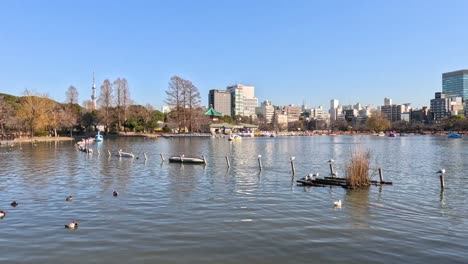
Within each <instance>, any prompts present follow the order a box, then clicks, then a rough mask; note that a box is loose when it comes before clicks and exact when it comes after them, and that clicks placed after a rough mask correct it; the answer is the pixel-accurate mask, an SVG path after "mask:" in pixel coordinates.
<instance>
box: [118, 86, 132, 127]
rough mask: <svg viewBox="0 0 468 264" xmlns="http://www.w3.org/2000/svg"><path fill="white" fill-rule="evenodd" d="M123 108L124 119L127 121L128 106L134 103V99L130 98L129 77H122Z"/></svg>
mask: <svg viewBox="0 0 468 264" xmlns="http://www.w3.org/2000/svg"><path fill="white" fill-rule="evenodd" d="M121 97H122V110H123V120H124V122H127V110H128V107H129V106H130V105H131V104H132V99H131V98H130V87H129V86H128V81H127V79H125V78H123V79H122V94H121Z"/></svg>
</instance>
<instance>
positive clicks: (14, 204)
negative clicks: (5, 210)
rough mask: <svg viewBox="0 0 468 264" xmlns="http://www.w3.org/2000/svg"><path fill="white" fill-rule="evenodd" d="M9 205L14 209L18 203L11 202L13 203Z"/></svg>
mask: <svg viewBox="0 0 468 264" xmlns="http://www.w3.org/2000/svg"><path fill="white" fill-rule="evenodd" d="M10 205H11V206H13V207H16V206H18V203H17V202H16V201H13V202H11V204H10Z"/></svg>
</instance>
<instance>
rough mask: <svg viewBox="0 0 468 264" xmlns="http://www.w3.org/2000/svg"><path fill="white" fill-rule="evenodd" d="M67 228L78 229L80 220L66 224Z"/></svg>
mask: <svg viewBox="0 0 468 264" xmlns="http://www.w3.org/2000/svg"><path fill="white" fill-rule="evenodd" d="M65 228H68V229H77V228H78V222H77V221H73V222H71V223H69V224H68V225H65Z"/></svg>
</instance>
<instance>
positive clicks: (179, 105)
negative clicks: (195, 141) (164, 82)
mask: <svg viewBox="0 0 468 264" xmlns="http://www.w3.org/2000/svg"><path fill="white" fill-rule="evenodd" d="M184 81H185V80H184V79H182V78H180V77H179V76H173V77H171V80H170V82H169V87H168V88H167V90H166V95H167V99H166V101H165V102H166V104H168V105H169V106H170V107H171V109H173V110H172V111H174V112H175V118H176V120H177V126H178V128H179V131H180V129H181V126H182V123H181V121H182V111H183V109H184V107H185V105H184V104H183V96H184Z"/></svg>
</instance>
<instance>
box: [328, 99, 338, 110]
mask: <svg viewBox="0 0 468 264" xmlns="http://www.w3.org/2000/svg"><path fill="white" fill-rule="evenodd" d="M339 105H340V101H338V99H331V100H330V109H336V108H338V106H339Z"/></svg>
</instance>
